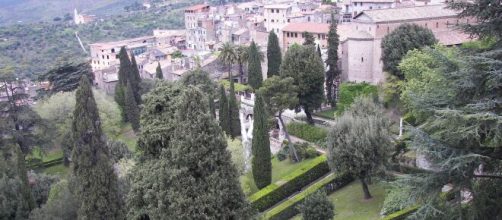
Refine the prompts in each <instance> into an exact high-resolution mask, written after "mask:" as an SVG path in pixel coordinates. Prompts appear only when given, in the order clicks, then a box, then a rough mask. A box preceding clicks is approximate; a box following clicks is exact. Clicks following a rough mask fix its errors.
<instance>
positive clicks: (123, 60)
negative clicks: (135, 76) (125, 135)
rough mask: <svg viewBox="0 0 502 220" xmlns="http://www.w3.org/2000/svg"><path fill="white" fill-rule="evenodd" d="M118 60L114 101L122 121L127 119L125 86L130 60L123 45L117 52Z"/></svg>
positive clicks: (129, 69)
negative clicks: (118, 108)
mask: <svg viewBox="0 0 502 220" xmlns="http://www.w3.org/2000/svg"><path fill="white" fill-rule="evenodd" d="M118 57H119V60H120V66H119V72H118V78H119V81H118V83H117V85H115V96H114V98H115V102H117V104H118V105H119V107H120V112H121V116H122V120H123V121H124V122H126V121H127V118H126V113H125V87H126V85H127V80H128V78H129V75H130V73H129V72H130V71H131V60H129V55H127V51H126V49H125V47H122V48H120V52H119V54H118Z"/></svg>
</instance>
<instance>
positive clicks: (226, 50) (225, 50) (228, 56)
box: [218, 42, 237, 80]
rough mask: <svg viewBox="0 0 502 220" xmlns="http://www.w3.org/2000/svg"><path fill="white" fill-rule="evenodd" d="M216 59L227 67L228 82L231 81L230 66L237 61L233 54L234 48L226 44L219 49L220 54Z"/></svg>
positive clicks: (230, 44)
mask: <svg viewBox="0 0 502 220" xmlns="http://www.w3.org/2000/svg"><path fill="white" fill-rule="evenodd" d="M218 59H219V60H220V62H222V63H223V64H224V65H227V66H228V80H233V76H232V74H231V72H232V64H234V62H235V61H236V60H237V55H236V53H235V46H234V45H233V44H232V43H230V42H226V43H224V44H223V45H222V46H221V47H220V54H219V55H218Z"/></svg>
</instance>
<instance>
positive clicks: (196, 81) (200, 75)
mask: <svg viewBox="0 0 502 220" xmlns="http://www.w3.org/2000/svg"><path fill="white" fill-rule="evenodd" d="M180 81H181V83H182V84H183V85H185V86H188V85H193V86H196V87H198V88H199V89H200V90H201V91H202V92H203V93H204V94H206V96H207V98H208V100H209V109H210V110H211V114H212V115H213V117H214V118H216V108H215V105H214V99H215V97H216V95H217V94H216V90H217V88H218V87H217V85H216V84H215V83H214V81H213V80H212V79H211V78H210V77H209V74H208V73H207V72H206V71H203V70H201V69H197V70H194V71H190V72H188V73H186V74H184V75H183V78H181V80H180Z"/></svg>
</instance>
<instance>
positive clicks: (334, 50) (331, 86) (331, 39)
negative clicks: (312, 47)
mask: <svg viewBox="0 0 502 220" xmlns="http://www.w3.org/2000/svg"><path fill="white" fill-rule="evenodd" d="M336 28H337V21H336V20H335V16H334V15H333V14H331V24H330V26H329V33H328V59H327V60H326V65H327V66H328V71H326V99H327V101H328V103H330V105H331V107H335V106H336V97H335V86H336V85H335V83H336V79H337V78H338V76H339V75H340V70H339V69H338V65H337V63H338V44H339V42H340V40H339V36H338V33H337V31H336Z"/></svg>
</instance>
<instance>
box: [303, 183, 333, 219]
mask: <svg viewBox="0 0 502 220" xmlns="http://www.w3.org/2000/svg"><path fill="white" fill-rule="evenodd" d="M300 212H301V213H302V217H303V219H304V220H331V219H333V215H334V207H333V204H332V203H331V201H330V200H329V199H328V196H327V195H326V191H325V190H319V191H317V192H314V193H312V194H310V195H309V196H307V197H306V198H305V200H304V201H303V204H302V205H301V206H300Z"/></svg>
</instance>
